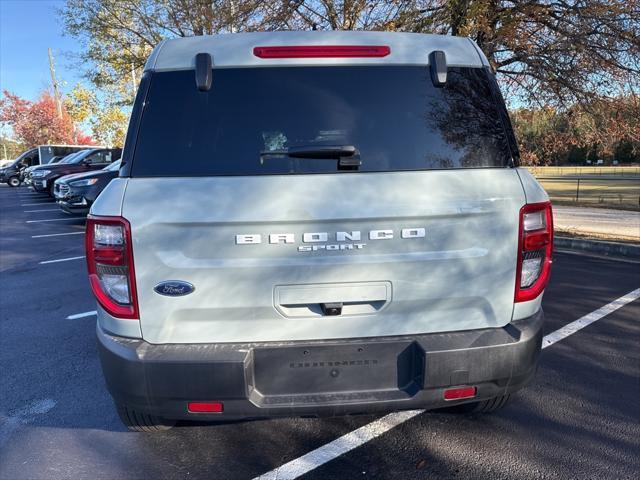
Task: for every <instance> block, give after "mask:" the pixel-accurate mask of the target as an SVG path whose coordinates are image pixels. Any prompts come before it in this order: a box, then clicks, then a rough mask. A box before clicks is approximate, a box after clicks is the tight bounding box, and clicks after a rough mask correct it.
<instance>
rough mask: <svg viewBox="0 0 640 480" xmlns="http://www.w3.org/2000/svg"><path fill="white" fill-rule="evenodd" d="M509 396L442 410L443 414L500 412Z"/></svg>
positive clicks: (507, 401)
mask: <svg viewBox="0 0 640 480" xmlns="http://www.w3.org/2000/svg"><path fill="white" fill-rule="evenodd" d="M510 397H511V395H501V396H499V397H494V398H490V399H488V400H481V401H479V402H472V403H464V404H462V405H455V406H453V407H447V408H443V409H442V411H443V412H448V413H464V414H473V413H493V412H495V411H496V410H500V409H501V408H503V407H505V406H506V405H507V404H508V403H509V399H510Z"/></svg>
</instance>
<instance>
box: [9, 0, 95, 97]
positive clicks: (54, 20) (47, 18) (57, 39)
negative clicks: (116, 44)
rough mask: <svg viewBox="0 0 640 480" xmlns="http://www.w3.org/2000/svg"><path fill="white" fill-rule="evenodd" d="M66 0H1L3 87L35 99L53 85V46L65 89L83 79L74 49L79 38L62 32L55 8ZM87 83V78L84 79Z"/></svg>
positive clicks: (59, 75) (76, 50)
mask: <svg viewBox="0 0 640 480" xmlns="http://www.w3.org/2000/svg"><path fill="white" fill-rule="evenodd" d="M62 6H64V1H63V0H0V89H1V90H5V89H6V90H9V91H11V92H13V93H16V94H18V95H20V96H21V97H25V98H27V99H30V100H35V99H36V98H37V97H38V95H39V93H40V92H41V91H42V90H43V89H46V88H50V87H51V76H50V74H49V60H48V57H47V48H48V47H51V48H52V50H53V56H54V59H55V64H56V76H57V77H58V82H59V83H60V84H61V87H62V90H63V91H69V90H70V89H71V88H73V86H74V85H75V84H76V83H77V82H78V81H81V80H82V72H81V71H78V68H77V66H76V67H75V68H74V63H77V62H76V61H74V59H73V58H72V54H73V53H77V52H78V51H80V46H79V45H78V43H77V40H75V39H73V38H71V37H68V36H65V35H63V33H62V23H61V21H60V20H59V18H58V15H57V14H56V8H60V7H62ZM85 83H86V82H85Z"/></svg>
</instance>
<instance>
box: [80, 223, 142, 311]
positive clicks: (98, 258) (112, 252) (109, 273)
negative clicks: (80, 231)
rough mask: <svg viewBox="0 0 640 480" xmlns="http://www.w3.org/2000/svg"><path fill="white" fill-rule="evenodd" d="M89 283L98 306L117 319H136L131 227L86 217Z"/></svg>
mask: <svg viewBox="0 0 640 480" xmlns="http://www.w3.org/2000/svg"><path fill="white" fill-rule="evenodd" d="M85 241H86V250H87V266H88V268H89V283H90V284H91V290H93V294H94V295H95V296H96V299H97V300H98V303H99V304H100V305H101V306H102V308H104V309H105V310H106V311H107V313H109V314H110V315H112V316H114V317H117V318H129V319H138V298H137V295H136V276H135V271H134V269H133V250H132V247H131V226H130V225H129V222H128V221H127V220H125V219H124V218H122V217H94V216H91V215H89V216H88V217H87V234H86V237H85Z"/></svg>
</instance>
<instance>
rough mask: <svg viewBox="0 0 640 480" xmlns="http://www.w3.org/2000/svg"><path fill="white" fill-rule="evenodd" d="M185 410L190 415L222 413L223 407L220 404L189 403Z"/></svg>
mask: <svg viewBox="0 0 640 480" xmlns="http://www.w3.org/2000/svg"><path fill="white" fill-rule="evenodd" d="M187 409H188V410H189V412H191V413H222V412H223V411H224V405H223V404H222V402H189V403H188V404H187Z"/></svg>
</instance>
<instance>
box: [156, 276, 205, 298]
mask: <svg viewBox="0 0 640 480" xmlns="http://www.w3.org/2000/svg"><path fill="white" fill-rule="evenodd" d="M195 289H196V287H194V286H193V285H191V284H190V283H189V282H183V281H182V280H167V281H166V282H160V283H159V284H158V285H156V286H155V287H154V288H153V290H154V291H155V292H156V293H159V294H160V295H166V296H167V297H182V296H183V295H189V294H190V293H191V292H193V291H194V290H195Z"/></svg>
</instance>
